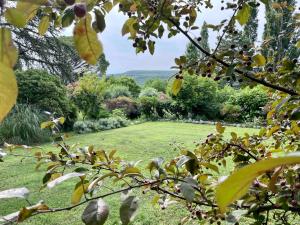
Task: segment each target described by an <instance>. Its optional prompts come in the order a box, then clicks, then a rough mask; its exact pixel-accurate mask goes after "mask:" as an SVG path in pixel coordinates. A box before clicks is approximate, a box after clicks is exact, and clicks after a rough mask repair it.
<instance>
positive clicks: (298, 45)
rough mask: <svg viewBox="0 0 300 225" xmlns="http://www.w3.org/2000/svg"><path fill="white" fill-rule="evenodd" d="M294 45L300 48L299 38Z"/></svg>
mask: <svg viewBox="0 0 300 225" xmlns="http://www.w3.org/2000/svg"><path fill="white" fill-rule="evenodd" d="M296 47H297V48H300V40H299V41H297V43H296Z"/></svg>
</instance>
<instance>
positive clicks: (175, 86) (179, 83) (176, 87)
mask: <svg viewBox="0 0 300 225" xmlns="http://www.w3.org/2000/svg"><path fill="white" fill-rule="evenodd" d="M181 86H182V79H175V80H174V82H173V84H172V93H173V95H175V96H176V95H177V94H178V92H179V91H180V89H181Z"/></svg>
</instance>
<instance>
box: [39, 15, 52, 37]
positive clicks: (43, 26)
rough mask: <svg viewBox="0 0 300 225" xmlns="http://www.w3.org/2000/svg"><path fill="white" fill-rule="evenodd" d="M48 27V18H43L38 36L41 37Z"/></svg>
mask: <svg viewBox="0 0 300 225" xmlns="http://www.w3.org/2000/svg"><path fill="white" fill-rule="evenodd" d="M49 26H50V18H49V16H43V17H42V19H41V21H40V23H39V27H38V30H39V35H41V36H43V35H44V34H45V33H46V32H47V30H48V28H49Z"/></svg>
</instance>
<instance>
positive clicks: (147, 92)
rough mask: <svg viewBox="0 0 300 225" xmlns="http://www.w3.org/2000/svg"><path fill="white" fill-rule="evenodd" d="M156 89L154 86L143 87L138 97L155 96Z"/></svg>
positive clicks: (156, 93)
mask: <svg viewBox="0 0 300 225" xmlns="http://www.w3.org/2000/svg"><path fill="white" fill-rule="evenodd" d="M157 96H158V91H157V90H156V89H155V88H152V87H147V88H145V89H143V90H142V91H141V93H140V95H139V97H140V98H141V97H157Z"/></svg>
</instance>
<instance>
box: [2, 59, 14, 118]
mask: <svg viewBox="0 0 300 225" xmlns="http://www.w3.org/2000/svg"><path fill="white" fill-rule="evenodd" d="M17 95H18V87H17V81H16V77H15V74H14V72H13V70H12V69H11V68H9V67H7V66H6V65H4V64H3V63H1V62H0V122H1V121H2V120H3V119H4V117H5V116H6V115H7V114H8V113H9V111H10V110H11V108H12V107H13V106H14V105H15V103H16V100H17Z"/></svg>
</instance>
